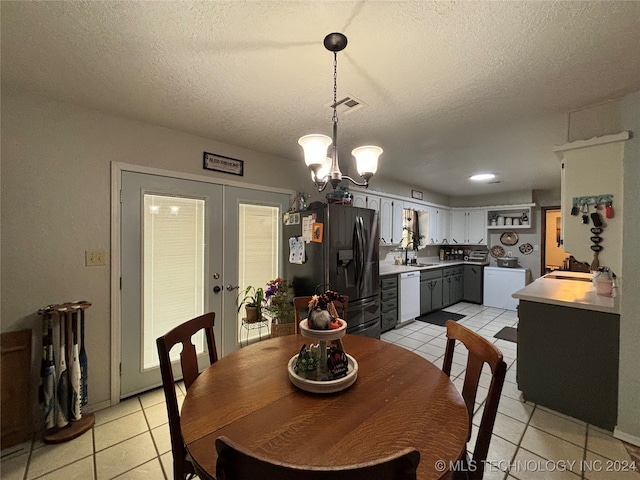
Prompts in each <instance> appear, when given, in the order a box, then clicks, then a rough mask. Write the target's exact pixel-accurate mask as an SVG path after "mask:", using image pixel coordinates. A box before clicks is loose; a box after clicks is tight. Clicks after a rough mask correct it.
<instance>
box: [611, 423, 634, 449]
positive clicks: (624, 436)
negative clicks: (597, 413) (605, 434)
mask: <svg viewBox="0 0 640 480" xmlns="http://www.w3.org/2000/svg"><path fill="white" fill-rule="evenodd" d="M613 436H614V437H616V438H617V439H618V440H622V441H623V442H627V443H630V444H631V445H635V446H637V447H640V437H636V436H635V435H630V434H628V433H626V432H623V431H621V430H619V429H618V427H616V428H615V429H614V430H613Z"/></svg>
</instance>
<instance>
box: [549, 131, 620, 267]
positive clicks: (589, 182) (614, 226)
mask: <svg viewBox="0 0 640 480" xmlns="http://www.w3.org/2000/svg"><path fill="white" fill-rule="evenodd" d="M624 148H625V142H615V143H608V144H605V145H595V146H589V147H586V148H577V149H572V150H567V151H565V152H563V163H564V177H565V179H564V185H563V188H564V192H563V198H562V202H563V205H562V211H563V217H562V223H563V236H562V238H563V242H564V247H563V248H564V250H565V251H566V252H567V253H571V255H573V256H574V257H575V258H576V260H578V261H580V262H586V263H589V264H591V262H592V261H593V259H594V253H593V251H591V245H592V243H593V242H591V240H590V238H591V237H592V236H593V233H591V229H592V228H593V226H594V225H593V222H592V220H591V217H588V223H587V224H583V223H582V214H580V215H577V216H574V215H569V212H570V211H571V208H572V205H573V202H572V199H573V198H574V197H584V196H591V195H603V194H611V195H613V209H614V212H615V213H614V216H613V218H611V219H606V218H604V210H600V212H599V213H600V214H601V215H600V217H601V218H602V221H603V232H602V233H601V234H600V236H601V238H602V243H601V244H600V245H601V246H602V247H603V250H602V251H601V252H599V254H598V260H599V262H600V266H608V267H610V268H611V270H612V271H613V272H615V273H616V274H618V272H621V271H622V225H623V220H622V219H623V215H624V204H625V202H624V196H623V188H622V182H623V165H622V162H623V154H624ZM594 212H595V210H594V208H593V206H591V207H589V215H590V214H592V213H594Z"/></svg>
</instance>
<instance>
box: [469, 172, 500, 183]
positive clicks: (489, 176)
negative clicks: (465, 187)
mask: <svg viewBox="0 0 640 480" xmlns="http://www.w3.org/2000/svg"><path fill="white" fill-rule="evenodd" d="M492 178H496V176H495V175H494V174H493V173H478V174H477V175H471V176H470V177H469V180H474V181H476V182H480V181H482V180H491V179H492Z"/></svg>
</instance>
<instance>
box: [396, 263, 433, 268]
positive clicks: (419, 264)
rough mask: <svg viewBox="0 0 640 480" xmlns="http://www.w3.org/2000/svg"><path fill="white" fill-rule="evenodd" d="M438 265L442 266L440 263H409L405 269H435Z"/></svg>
mask: <svg viewBox="0 0 640 480" xmlns="http://www.w3.org/2000/svg"><path fill="white" fill-rule="evenodd" d="M403 265H404V264H403ZM436 265H440V264H439V263H409V264H407V265H404V266H405V267H435V266H436Z"/></svg>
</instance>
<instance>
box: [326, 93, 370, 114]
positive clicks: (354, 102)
mask: <svg viewBox="0 0 640 480" xmlns="http://www.w3.org/2000/svg"><path fill="white" fill-rule="evenodd" d="M366 106H367V104H366V103H364V102H363V101H362V100H360V99H358V98H356V97H354V96H353V95H347V96H346V97H343V98H339V99H338V101H337V102H336V110H337V112H338V115H346V114H348V113H351V112H355V111H356V110H360V109H361V108H362V107H366ZM327 108H330V109H333V102H329V103H327Z"/></svg>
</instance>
